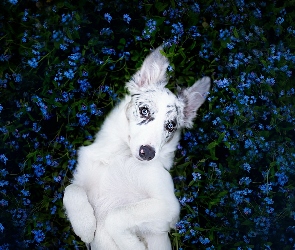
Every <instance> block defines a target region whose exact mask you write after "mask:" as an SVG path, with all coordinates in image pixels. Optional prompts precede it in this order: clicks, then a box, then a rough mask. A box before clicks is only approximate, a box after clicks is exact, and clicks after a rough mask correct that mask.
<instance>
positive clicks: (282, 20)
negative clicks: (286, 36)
mask: <svg viewBox="0 0 295 250" xmlns="http://www.w3.org/2000/svg"><path fill="white" fill-rule="evenodd" d="M284 21H285V20H284V18H282V17H278V18H277V20H276V24H282V23H283V22H284Z"/></svg>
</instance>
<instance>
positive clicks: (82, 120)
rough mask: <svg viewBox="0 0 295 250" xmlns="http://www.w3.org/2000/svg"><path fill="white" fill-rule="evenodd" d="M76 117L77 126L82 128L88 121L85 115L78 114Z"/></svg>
mask: <svg viewBox="0 0 295 250" xmlns="http://www.w3.org/2000/svg"><path fill="white" fill-rule="evenodd" d="M76 116H77V117H78V118H79V124H80V125H81V126H82V127H84V126H85V125H86V124H87V123H88V122H89V121H90V119H89V117H88V116H87V114H86V113H82V114H81V113H78V114H77V115H76Z"/></svg>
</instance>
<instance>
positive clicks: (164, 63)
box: [126, 46, 169, 94]
mask: <svg viewBox="0 0 295 250" xmlns="http://www.w3.org/2000/svg"><path fill="white" fill-rule="evenodd" d="M162 49H163V48H162V47H161V46H160V47H158V48H157V49H155V50H154V51H153V52H152V53H151V54H150V55H148V56H147V57H146V59H145V60H144V61H143V64H142V66H141V68H140V69H139V71H137V72H136V73H135V74H134V75H133V77H132V78H131V80H130V81H129V82H127V84H126V87H127V88H128V90H129V92H130V94H136V93H139V92H142V91H146V90H149V89H155V88H163V87H165V85H166V84H167V74H166V71H167V67H168V65H169V61H168V59H167V58H166V57H165V56H163V55H162V54H161V52H160V51H161V50H162Z"/></svg>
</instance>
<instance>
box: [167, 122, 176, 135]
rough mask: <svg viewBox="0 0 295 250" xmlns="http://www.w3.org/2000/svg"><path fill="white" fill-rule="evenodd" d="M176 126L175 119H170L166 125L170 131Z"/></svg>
mask: <svg viewBox="0 0 295 250" xmlns="http://www.w3.org/2000/svg"><path fill="white" fill-rule="evenodd" d="M175 127H176V123H175V122H174V121H169V122H168V123H167V124H166V126H165V128H166V130H167V131H168V132H170V133H172V132H173V131H174V129H175Z"/></svg>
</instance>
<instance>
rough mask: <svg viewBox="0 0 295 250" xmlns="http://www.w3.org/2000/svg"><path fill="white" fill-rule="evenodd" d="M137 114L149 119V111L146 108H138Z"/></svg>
mask: <svg viewBox="0 0 295 250" xmlns="http://www.w3.org/2000/svg"><path fill="white" fill-rule="evenodd" d="M139 113H140V115H141V116H142V117H146V118H147V117H149V116H150V111H149V109H148V108H147V107H140V108H139Z"/></svg>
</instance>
